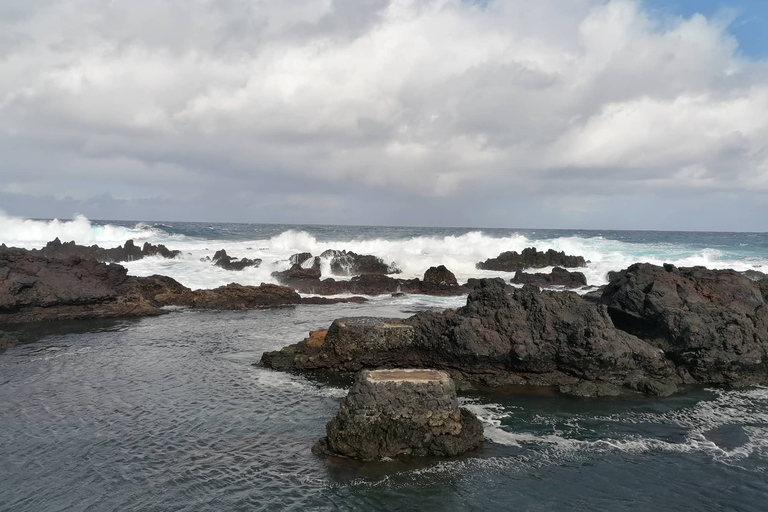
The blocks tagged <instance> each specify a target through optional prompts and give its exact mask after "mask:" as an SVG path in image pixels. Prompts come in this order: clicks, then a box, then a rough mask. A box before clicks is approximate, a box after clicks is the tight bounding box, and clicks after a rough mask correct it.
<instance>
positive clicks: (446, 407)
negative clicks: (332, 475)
mask: <svg viewBox="0 0 768 512" xmlns="http://www.w3.org/2000/svg"><path fill="white" fill-rule="evenodd" d="M326 430H327V433H328V436H327V437H325V438H323V439H322V440H320V442H319V443H317V444H316V445H315V447H313V452H314V453H316V454H323V455H341V456H345V457H352V458H356V459H362V460H375V459H380V458H383V457H397V456H402V455H411V456H428V455H431V456H438V457H450V456H455V455H459V454H461V453H464V452H466V451H468V450H472V449H474V448H477V447H479V446H480V445H482V443H483V426H482V424H481V423H480V421H479V420H478V419H477V418H476V417H475V416H474V415H473V414H472V413H470V412H469V411H467V410H465V409H460V408H459V406H458V400H457V398H456V386H455V385H454V383H453V381H452V380H451V378H450V377H449V376H448V374H446V373H445V372H439V371H434V370H415V369H407V370H377V371H367V370H366V371H363V372H361V373H360V375H358V376H357V379H356V380H355V384H354V385H353V386H352V389H350V391H349V394H348V395H347V397H346V398H345V399H344V400H343V401H342V403H341V407H340V409H339V412H338V414H336V415H335V416H334V417H333V419H332V420H331V421H330V422H329V423H328V425H327V428H326Z"/></svg>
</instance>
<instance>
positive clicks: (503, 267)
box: [477, 247, 587, 272]
mask: <svg viewBox="0 0 768 512" xmlns="http://www.w3.org/2000/svg"><path fill="white" fill-rule="evenodd" d="M553 266H558V267H568V268H574V267H586V266H587V262H586V261H585V260H584V258H583V257H581V256H568V255H566V254H565V253H564V252H563V251H560V252H557V251H554V250H552V249H549V250H547V252H541V251H538V250H536V248H535V247H528V248H527V249H523V252H522V253H518V252H516V251H507V252H503V253H501V254H499V255H498V256H497V257H495V258H490V259H487V260H485V261H482V262H480V263H478V264H477V268H479V269H481V270H497V271H502V272H517V271H518V270H525V269H527V268H544V267H553Z"/></svg>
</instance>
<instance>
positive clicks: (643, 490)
mask: <svg viewBox="0 0 768 512" xmlns="http://www.w3.org/2000/svg"><path fill="white" fill-rule="evenodd" d="M371 313H374V314H384V315H395V316H406V315H407V314H409V312H405V311H400V310H398V309H395V308H392V307H389V308H387V309H386V310H382V308H381V307H372V306H369V305H343V306H333V307H328V306H301V307H297V308H290V309H278V310H272V311H251V312H188V311H187V312H184V311H179V312H174V313H171V314H168V315H166V316H163V317H160V318H148V319H143V320H139V321H120V322H106V323H105V322H98V323H79V324H64V325H59V326H56V327H55V328H53V327H48V328H46V329H45V330H41V328H40V327H39V326H38V327H37V328H36V329H34V328H31V327H28V328H26V329H23V330H21V334H22V335H23V336H26V338H25V340H26V341H28V342H31V343H28V344H25V345H22V346H20V347H17V348H14V349H11V350H10V351H8V352H7V353H6V354H3V355H0V376H2V377H1V378H0V425H2V428H1V429H0V454H2V455H1V457H2V459H1V460H0V510H3V511H34V512H43V511H60V510H89V511H126V510H137V511H138V510H141V511H171V510H174V511H175V510H178V511H181V510H185V511H221V510H243V511H245V510H248V511H252V510H494V511H495V510H654V509H655V510H712V511H715V510H743V511H763V510H766V503H767V501H766V500H768V472H767V471H768V436H767V434H768V389H765V388H752V389H745V390H737V391H722V390H706V389H694V390H690V391H689V392H688V393H687V394H685V395H681V396H675V397H670V398H666V399H635V400H618V399H607V400H579V399H572V398H564V397H560V396H557V395H547V394H541V395H516V396H515V395H472V396H465V397H463V398H462V401H463V402H464V403H465V404H466V405H467V406H469V407H471V408H472V409H473V410H475V411H476V412H478V413H479V414H480V416H481V417H483V418H485V420H486V433H487V435H488V437H489V441H488V442H487V443H486V445H485V448H484V449H483V450H482V451H480V452H478V453H474V454H471V455H468V456H465V457H461V458H458V459H454V460H448V461H438V460H423V461H405V462H403V461H398V462H379V463H369V464H362V463H356V462H351V461H346V462H345V461H328V460H324V459H320V458H317V457H315V456H313V455H312V454H311V452H310V447H311V445H312V444H313V443H314V442H315V441H316V440H317V439H318V438H319V437H320V436H322V435H323V432H324V427H325V423H326V422H327V421H328V419H330V417H331V416H332V415H333V414H334V413H335V412H336V410H337V408H338V404H339V401H340V399H341V397H342V396H343V395H344V393H345V390H344V389H343V384H342V385H340V384H339V383H333V384H329V383H326V382H322V381H315V380H312V379H310V378H306V377H301V376H294V375H288V374H282V373H277V372H272V371H268V370H265V369H262V368H259V367H254V366H252V363H254V362H256V361H258V360H259V357H260V354H261V353H262V352H263V351H264V350H272V349H275V348H278V347H281V346H283V345H285V344H287V343H292V342H295V341H297V340H299V339H300V338H301V337H302V336H303V335H304V333H305V332H306V331H308V330H310V329H316V328H319V327H323V326H327V325H328V324H329V323H330V321H331V320H332V319H333V318H335V317H337V316H341V315H345V316H346V315H358V314H359V315H363V314H371Z"/></svg>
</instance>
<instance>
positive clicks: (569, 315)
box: [262, 280, 680, 392]
mask: <svg viewBox="0 0 768 512" xmlns="http://www.w3.org/2000/svg"><path fill="white" fill-rule="evenodd" d="M262 363H263V364H264V365H265V366H268V367H272V368H276V369H278V368H279V369H295V370H313V369H329V370H335V371H344V372H350V371H357V370H360V369H362V368H382V367H385V368H386V367H400V368H403V367H414V366H419V367H426V368H438V369H444V370H447V371H449V372H451V374H452V375H453V376H454V377H458V378H461V379H462V380H467V381H469V382H473V383H477V384H480V385H483V386H503V385H509V384H531V385H564V386H567V385H575V384H578V383H579V382H580V381H582V380H584V381H598V382H605V383H609V384H611V385H614V386H616V387H623V388H629V389H633V390H641V391H644V392H645V391H650V392H654V391H655V390H665V391H670V390H674V389H675V386H676V384H677V383H679V382H680V378H679V376H678V375H677V374H676V373H675V368H674V366H673V365H672V364H671V362H670V361H668V360H667V359H666V358H665V357H664V354H663V352H662V351H661V350H659V349H658V348H656V347H653V346H651V345H649V344H648V343H646V342H645V341H643V340H641V339H639V338H636V337H634V336H632V335H630V334H627V333H625V332H623V331H620V330H617V329H616V328H614V326H613V323H612V322H611V319H610V317H609V316H608V313H607V309H606V308H605V307H602V306H599V307H597V306H593V305H591V304H588V303H586V302H584V301H583V300H581V298H580V297H579V296H578V295H576V294H575V293H570V292H548V291H540V290H539V289H538V288H536V287H532V286H525V287H523V288H522V289H519V290H513V292H512V294H511V295H507V293H506V291H505V286H504V284H503V283H501V282H499V281H497V280H481V281H480V282H479V285H478V286H477V287H476V288H475V289H474V291H473V292H472V293H471V294H470V295H469V297H468V299H467V305H466V306H465V307H463V308H459V309H458V310H447V311H445V312H443V313H435V312H426V313H420V314H418V315H416V316H414V317H411V318H409V319H407V320H395V319H370V318H363V319H339V320H336V321H335V322H334V323H333V324H332V325H331V327H330V328H329V330H328V335H327V336H326V341H325V344H324V345H323V346H322V347H321V348H309V347H307V346H306V344H305V343H303V342H301V343H298V344H296V345H292V346H289V347H286V348H284V349H282V350H281V351H278V352H267V353H265V354H264V355H263V356H262ZM656 383H660V384H658V385H657V384H656Z"/></svg>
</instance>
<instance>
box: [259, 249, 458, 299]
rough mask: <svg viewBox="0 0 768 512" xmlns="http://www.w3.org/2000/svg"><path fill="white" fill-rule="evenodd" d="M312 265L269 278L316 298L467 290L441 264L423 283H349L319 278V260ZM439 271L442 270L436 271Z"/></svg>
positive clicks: (362, 279) (365, 278)
mask: <svg viewBox="0 0 768 512" xmlns="http://www.w3.org/2000/svg"><path fill="white" fill-rule="evenodd" d="M315 262H316V263H315V264H313V266H312V267H311V268H302V267H300V266H299V265H294V266H293V267H291V268H290V269H288V270H286V271H283V272H273V273H272V276H273V277H274V278H275V279H276V280H277V281H278V282H279V283H280V284H282V285H284V286H289V287H291V288H293V289H295V290H296V291H298V292H299V293H311V294H317V295H338V294H342V293H354V294H363V295H389V294H393V293H418V294H423V295H441V296H450V295H464V294H467V293H469V290H470V289H469V288H468V287H466V286H459V284H458V283H457V282H456V277H455V276H454V275H453V273H452V272H451V271H450V270H448V269H446V268H445V267H444V266H443V265H441V266H440V267H431V268H430V269H429V270H427V272H426V273H425V274H424V280H423V281H422V280H420V279H396V278H393V277H389V276H387V275H382V274H363V275H360V276H355V277H353V278H351V279H349V280H336V279H333V278H330V277H329V278H326V279H320V263H319V259H318V258H315ZM441 268H442V270H439V269H441ZM451 278H452V279H451Z"/></svg>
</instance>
